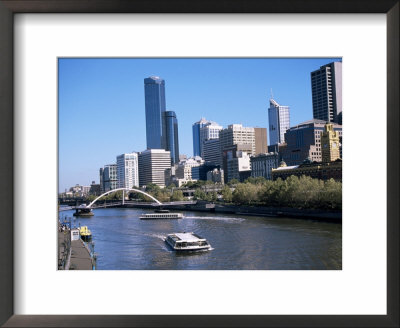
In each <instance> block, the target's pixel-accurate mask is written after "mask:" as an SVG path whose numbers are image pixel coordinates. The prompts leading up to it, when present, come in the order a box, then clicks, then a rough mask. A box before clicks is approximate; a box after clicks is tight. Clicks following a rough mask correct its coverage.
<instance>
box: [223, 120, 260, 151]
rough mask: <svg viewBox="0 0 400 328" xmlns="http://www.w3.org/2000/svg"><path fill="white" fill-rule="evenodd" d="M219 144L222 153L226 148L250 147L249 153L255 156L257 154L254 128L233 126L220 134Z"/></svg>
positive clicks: (240, 125)
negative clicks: (239, 145) (235, 146)
mask: <svg viewBox="0 0 400 328" xmlns="http://www.w3.org/2000/svg"><path fill="white" fill-rule="evenodd" d="M219 142H220V147H221V153H222V152H223V151H224V149H225V148H227V147H231V146H233V145H238V144H241V145H248V147H249V151H248V153H249V154H251V155H254V154H255V152H256V143H255V135H254V128H251V127H244V126H242V124H231V125H229V126H228V127H227V128H226V129H223V130H221V131H220V132H219Z"/></svg>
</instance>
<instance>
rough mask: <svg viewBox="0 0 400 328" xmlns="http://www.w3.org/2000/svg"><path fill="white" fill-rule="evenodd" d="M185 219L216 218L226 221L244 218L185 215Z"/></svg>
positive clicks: (238, 220)
mask: <svg viewBox="0 0 400 328" xmlns="http://www.w3.org/2000/svg"><path fill="white" fill-rule="evenodd" d="M185 219H191V220H218V221H226V222H243V221H244V220H245V219H243V218H229V217H228V218H227V217H223V216H185Z"/></svg>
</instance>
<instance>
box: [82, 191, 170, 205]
mask: <svg viewBox="0 0 400 328" xmlns="http://www.w3.org/2000/svg"><path fill="white" fill-rule="evenodd" d="M116 191H134V192H138V193H140V194H143V195H146V196H147V197H149V198H151V199H152V200H154V201H155V202H156V203H157V204H160V205H161V204H162V203H161V202H160V201H159V200H158V199H156V198H154V197H153V196H152V195H150V194H148V193H147V192H144V191H141V190H138V189H135V188H117V189H113V190H110V191H107V192H105V193H104V194H101V195H100V196H99V197H97V198H96V199H95V200H94V201H93V202H91V203H90V204H89V205H88V206H86V207H87V208H90V207H92V205H93V204H94V203H96V202H97V201H98V200H99V199H100V198H101V197H103V196H105V195H108V194H111V193H113V192H116ZM123 197H124V195H123ZM123 197H122V198H123ZM123 201H124V199H122V202H123Z"/></svg>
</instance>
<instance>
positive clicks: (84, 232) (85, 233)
mask: <svg viewBox="0 0 400 328" xmlns="http://www.w3.org/2000/svg"><path fill="white" fill-rule="evenodd" d="M79 233H80V235H81V239H82V240H83V241H89V240H91V239H92V232H91V231H90V230H89V228H88V227H87V226H83V227H80V228H79Z"/></svg>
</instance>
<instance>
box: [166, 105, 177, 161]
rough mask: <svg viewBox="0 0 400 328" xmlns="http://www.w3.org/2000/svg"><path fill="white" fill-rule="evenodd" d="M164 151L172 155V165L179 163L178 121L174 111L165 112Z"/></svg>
mask: <svg viewBox="0 0 400 328" xmlns="http://www.w3.org/2000/svg"><path fill="white" fill-rule="evenodd" d="M162 131H163V145H162V146H163V147H162V148H163V149H165V150H168V151H169V152H170V154H171V163H172V164H175V163H179V141H178V120H177V118H176V114H175V112H173V111H165V112H163V129H162Z"/></svg>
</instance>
